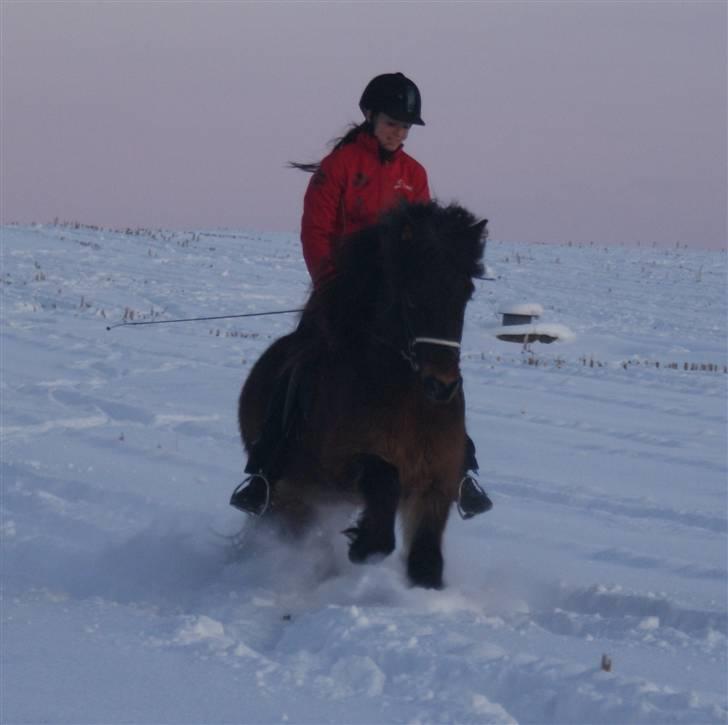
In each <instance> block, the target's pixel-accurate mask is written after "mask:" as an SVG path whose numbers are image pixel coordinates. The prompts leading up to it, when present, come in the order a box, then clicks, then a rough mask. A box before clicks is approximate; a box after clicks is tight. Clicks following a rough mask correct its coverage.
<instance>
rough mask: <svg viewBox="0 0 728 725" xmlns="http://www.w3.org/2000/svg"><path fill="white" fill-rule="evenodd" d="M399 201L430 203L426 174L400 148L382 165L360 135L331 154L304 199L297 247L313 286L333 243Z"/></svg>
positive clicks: (374, 146)
mask: <svg viewBox="0 0 728 725" xmlns="http://www.w3.org/2000/svg"><path fill="white" fill-rule="evenodd" d="M401 200H406V201H423V202H425V201H429V200H430V190H429V188H428V186H427V172H426V171H425V169H424V167H423V166H422V165H421V164H419V163H418V162H417V161H415V160H414V159H413V158H412V157H411V156H409V155H408V154H406V153H405V152H404V151H403V150H402V147H400V148H399V149H397V151H395V152H394V154H393V155H392V156H391V157H390V159H388V160H387V161H384V162H383V161H382V160H381V159H380V156H379V142H378V141H377V139H376V138H374V136H371V135H370V134H368V133H360V134H359V135H358V136H357V137H356V139H355V140H354V141H353V142H352V143H350V144H347V145H346V146H342V147H341V148H340V149H337V150H336V151H333V152H332V153H330V154H329V155H328V156H327V157H326V158H325V159H324V160H323V161H322V162H321V167H320V168H319V170H318V171H317V172H316V173H315V174H314V175H313V177H312V178H311V181H310V182H309V184H308V189H307V190H306V195H305V196H304V199H303V218H302V220H301V243H302V245H303V257H304V259H305V260H306V266H307V267H308V271H309V274H310V275H311V279H313V281H314V283H316V282H318V281H319V280H320V279H321V277H322V276H323V275H324V274H325V273H326V272H327V271H328V270H329V268H330V256H331V247H332V244H333V242H334V241H335V240H337V239H340V238H341V237H344V236H346V235H347V234H351V233H352V232H355V231H358V230H359V229H362V228H363V227H366V226H369V225H370V224H374V223H375V222H376V221H377V220H378V218H379V215H380V214H381V213H382V212H384V211H387V210H389V209H391V208H392V207H393V206H395V205H396V204H397V203H398V202H399V201H401Z"/></svg>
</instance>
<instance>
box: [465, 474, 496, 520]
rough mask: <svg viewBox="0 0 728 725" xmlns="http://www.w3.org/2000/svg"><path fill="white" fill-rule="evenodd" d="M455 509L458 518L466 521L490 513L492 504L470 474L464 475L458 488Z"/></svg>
mask: <svg viewBox="0 0 728 725" xmlns="http://www.w3.org/2000/svg"><path fill="white" fill-rule="evenodd" d="M457 507H458V513H459V514H460V518H462V519H463V520H465V521H467V520H468V519H472V518H473V516H477V515H478V514H484V513H485V512H486V511H490V510H491V509H492V508H493V502H492V501H491V500H490V498H489V496H488V494H487V493H486V492H485V491H483V489H482V488H481V487H480V484H478V482H477V481H476V480H475V479H474V478H473V477H472V476H471V475H470V474H466V475H465V476H463V478H462V480H461V481H460V486H459V487H458V500H457Z"/></svg>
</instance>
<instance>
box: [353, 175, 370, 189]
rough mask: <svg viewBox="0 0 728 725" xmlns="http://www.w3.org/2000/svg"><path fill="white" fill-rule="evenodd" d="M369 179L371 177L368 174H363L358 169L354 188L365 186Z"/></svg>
mask: <svg viewBox="0 0 728 725" xmlns="http://www.w3.org/2000/svg"><path fill="white" fill-rule="evenodd" d="M368 181H369V177H368V176H367V175H366V174H362V172H361V171H358V172H357V173H356V176H354V188H355V189H361V188H362V187H363V186H366V185H367V182H368Z"/></svg>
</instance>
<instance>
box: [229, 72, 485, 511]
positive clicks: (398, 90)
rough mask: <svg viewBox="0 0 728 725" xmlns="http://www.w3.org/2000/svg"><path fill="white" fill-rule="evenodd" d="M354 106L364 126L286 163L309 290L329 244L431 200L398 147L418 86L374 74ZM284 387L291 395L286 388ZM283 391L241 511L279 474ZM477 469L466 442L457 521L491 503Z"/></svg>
mask: <svg viewBox="0 0 728 725" xmlns="http://www.w3.org/2000/svg"><path fill="white" fill-rule="evenodd" d="M359 108H360V109H361V112H362V113H363V114H364V121H363V122H362V123H360V124H359V125H355V126H353V127H352V128H351V129H350V130H349V131H348V133H347V134H346V135H345V136H343V137H342V138H341V139H339V140H338V141H337V143H336V145H335V146H334V149H333V150H332V152H331V153H330V154H329V155H328V156H326V158H324V159H323V160H322V161H321V162H320V163H316V164H297V163H296V164H291V166H292V167H293V168H297V169H301V170H303V171H308V172H312V173H313V176H312V177H311V180H310V182H309V184H308V189H307V190H306V194H305V196H304V201H303V218H302V220H301V243H302V246H303V257H304V260H305V262H306V266H307V268H308V271H309V274H310V275H311V279H312V280H313V283H314V285H316V286H318V285H319V284H320V283H321V281H322V280H323V279H324V278H325V277H326V276H327V275H328V274H330V273H331V272H332V271H333V270H332V267H331V252H332V245H333V244H334V242H335V241H336V240H338V239H342V238H344V237H345V236H347V235H348V234H351V233H352V232H355V231H358V230H359V229H362V228H364V227H366V226H369V225H371V224H374V223H376V222H377V220H378V218H379V216H380V214H381V213H382V212H384V211H387V210H389V209H391V208H392V207H394V206H396V205H397V204H398V203H399V202H400V201H408V202H427V201H429V200H430V191H429V188H428V184H427V172H426V171H425V169H424V167H423V166H422V165H421V164H420V163H418V162H417V161H415V159H413V158H412V157H411V156H409V155H408V154H407V153H405V152H404V150H403V147H402V144H403V142H404V140H405V139H406V138H407V135H408V133H409V130H410V127H411V126H412V125H416V126H424V125H425V122H424V121H423V120H422V117H421V115H420V114H421V99H420V92H419V89H418V88H417V86H416V85H415V84H414V83H413V82H412V81H411V80H410V79H409V78H407V77H406V76H404V75H403V74H402V73H385V74H383V75H378V76H376V77H375V78H373V79H372V80H371V81H370V82H369V83H368V84H367V86H366V88H365V89H364V93H363V94H362V96H361V100H360V101H359ZM286 387H287V388H289V391H290V388H291V385H290V382H289V383H288V384H287V386H286ZM289 391H283V390H281V391H279V393H280V394H279V395H277V396H276V397H277V398H278V399H279V402H278V403H275V401H274V404H272V405H271V406H270V410H269V413H268V418H267V420H266V422H265V425H264V430H263V433H262V435H261V439H259V440H258V441H256V443H255V444H254V445H253V447H252V450H251V451H250V458H249V459H248V464H247V466H246V468H245V471H246V473H248V474H250V475H249V476H248V478H246V479H245V480H244V481H243V483H242V484H240V485H239V486H238V487H237V488H236V489H235V491H234V493H233V495H232V498H231V500H230V504H231V505H232V506H235V508H238V509H240V510H241V511H245V512H246V513H250V514H254V515H260V514H262V513H263V512H264V511H265V509H266V507H267V504H268V501H269V500H270V488H271V485H275V481H276V480H277V479H278V477H279V476H280V472H281V469H282V464H283V462H282V461H280V460H274V459H276V458H278V457H279V456H280V453H281V451H284V450H285V448H284V447H281V446H280V445H277V444H276V442H274V441H271V440H267V439H268V438H273V437H275V436H286V435H290V428H291V421H287V420H285V419H284V418H285V414H284V410H286V409H288V407H289V406H288V405H287V401H286V398H287V397H288V395H289V394H290V393H289ZM294 392H295V391H294ZM477 470H478V462H477V460H476V458H475V446H474V444H473V442H472V440H471V439H470V438H469V437H468V438H467V449H466V455H465V461H464V465H463V478H462V481H461V483H460V491H459V497H458V509H459V511H460V513H461V515H462V516H463V518H470V517H472V516H475V515H476V514H480V513H483V512H485V511H488V510H489V509H490V508H491V507H492V505H493V504H492V502H491V500H490V499H489V498H488V495H487V494H486V493H485V491H483V489H482V488H480V486H479V485H478V483H477V482H476V480H475V478H474V476H475V475H476V473H477Z"/></svg>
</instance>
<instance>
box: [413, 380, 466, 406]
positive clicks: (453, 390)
mask: <svg viewBox="0 0 728 725" xmlns="http://www.w3.org/2000/svg"><path fill="white" fill-rule="evenodd" d="M462 382H463V379H462V378H461V377H459V376H458V377H457V378H456V379H455V380H453V381H452V382H451V383H443V382H442V380H440V379H438V378H436V377H435V376H434V375H428V376H427V377H426V378H425V379H424V380H423V381H422V383H423V386H424V388H425V395H426V396H427V398H429V399H430V400H432V401H433V402H435V403H449V402H450V401H451V400H452V399H453V398H454V397H455V395H457V393H458V392H459V391H460V386H461V385H462Z"/></svg>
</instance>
